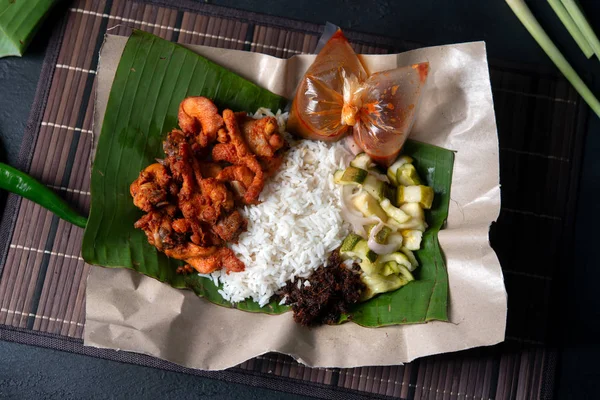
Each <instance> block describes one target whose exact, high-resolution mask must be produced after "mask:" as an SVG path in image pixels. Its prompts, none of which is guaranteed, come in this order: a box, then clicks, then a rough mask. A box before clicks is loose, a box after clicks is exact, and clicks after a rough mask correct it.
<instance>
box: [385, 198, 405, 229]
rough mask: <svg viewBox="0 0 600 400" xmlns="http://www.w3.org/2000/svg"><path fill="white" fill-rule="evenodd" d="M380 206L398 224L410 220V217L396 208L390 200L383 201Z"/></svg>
mask: <svg viewBox="0 0 600 400" xmlns="http://www.w3.org/2000/svg"><path fill="white" fill-rule="evenodd" d="M379 205H381V208H383V211H385V213H386V214H387V215H388V216H389V217H390V218H393V219H394V220H395V221H396V222H398V223H400V224H401V223H404V222H406V221H408V220H409V219H410V215H408V214H407V213H405V212H404V211H402V210H401V209H399V208H397V207H394V206H393V205H392V203H391V202H390V201H389V200H388V199H384V200H382V201H381V202H380V203H379Z"/></svg>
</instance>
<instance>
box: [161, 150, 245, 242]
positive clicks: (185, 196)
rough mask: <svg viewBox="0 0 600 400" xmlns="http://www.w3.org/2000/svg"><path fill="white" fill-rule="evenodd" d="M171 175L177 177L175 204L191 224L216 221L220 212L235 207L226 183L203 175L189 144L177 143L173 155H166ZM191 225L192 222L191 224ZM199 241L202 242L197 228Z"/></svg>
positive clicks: (196, 232) (213, 222) (211, 223)
mask: <svg viewBox="0 0 600 400" xmlns="http://www.w3.org/2000/svg"><path fill="white" fill-rule="evenodd" d="M169 164H170V165H171V170H172V171H173V177H174V178H176V179H177V180H178V181H180V182H181V183H182V184H181V189H180V190H179V194H178V205H179V208H180V209H181V212H182V214H183V216H184V217H185V218H186V219H188V220H189V221H190V222H192V223H193V225H197V222H196V221H198V220H199V221H203V222H206V223H208V224H210V225H213V224H215V223H216V222H217V220H218V219H219V217H220V216H221V214H222V213H223V212H227V211H230V210H231V209H233V207H234V201H233V195H232V194H231V192H230V191H229V190H228V189H227V187H226V186H225V185H224V184H223V183H222V182H219V181H218V180H217V179H215V178H203V177H202V172H201V169H202V168H201V163H200V162H199V161H198V160H197V159H196V158H195V157H194V156H193V155H192V152H191V149H190V146H189V144H187V143H185V142H184V143H180V144H179V150H178V153H177V155H176V156H172V157H169ZM192 227H193V226H192ZM194 233H195V234H198V235H199V236H197V237H196V240H198V241H200V242H198V243H204V241H203V239H201V238H202V237H204V235H202V234H201V232H200V230H199V229H197V230H196V231H195V232H194Z"/></svg>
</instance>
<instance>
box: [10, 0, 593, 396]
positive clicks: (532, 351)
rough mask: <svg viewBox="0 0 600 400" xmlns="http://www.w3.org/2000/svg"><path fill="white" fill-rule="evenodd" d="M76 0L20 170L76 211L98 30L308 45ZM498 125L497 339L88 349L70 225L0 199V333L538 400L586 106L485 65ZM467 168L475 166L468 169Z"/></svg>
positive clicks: (261, 381) (558, 83) (269, 48)
mask: <svg viewBox="0 0 600 400" xmlns="http://www.w3.org/2000/svg"><path fill="white" fill-rule="evenodd" d="M163 3H167V2H166V1H156V0H154V1H141V2H131V1H125V0H98V1H95V0H94V1H92V0H77V1H74V2H73V3H72V5H71V8H70V9H69V10H68V12H67V15H66V16H65V18H64V20H63V21H62V22H61V23H59V24H57V28H56V30H55V32H54V34H53V37H52V38H51V40H50V44H49V47H48V53H47V56H46V59H45V63H44V66H43V71H42V76H41V78H40V83H39V87H38V92H37V95H36V99H35V102H34V105H33V108H32V113H31V116H30V121H29V123H28V125H27V129H26V132H25V136H24V139H23V146H22V151H21V155H20V165H18V167H20V168H22V169H24V170H27V171H29V173H30V174H32V175H33V176H35V177H37V178H38V179H40V180H41V181H42V182H44V183H46V184H47V185H48V186H50V187H52V188H53V189H55V190H56V191H58V192H59V193H61V194H62V195H63V196H64V198H65V199H66V200H68V201H69V202H70V203H71V204H73V205H75V206H76V207H77V208H79V209H80V210H81V211H82V212H84V213H86V212H87V211H88V208H89V202H90V193H89V176H90V171H89V166H88V162H87V161H88V158H89V156H90V150H91V145H92V141H91V129H92V126H91V124H92V114H93V102H94V93H95V72H96V71H95V70H96V67H97V65H98V51H99V49H100V46H101V44H102V41H103V37H104V34H105V32H106V31H107V30H109V31H110V33H112V34H122V35H123V34H127V32H128V29H129V28H130V27H135V28H140V29H143V30H146V31H149V32H152V33H154V34H156V35H159V36H161V37H163V38H166V39H168V40H172V41H176V42H180V43H189V44H204V45H209V46H216V47H223V48H233V49H241V50H248V51H257V52H263V53H267V54H271V55H274V56H277V57H290V56H292V55H294V54H297V53H311V52H313V50H314V48H315V46H316V43H317V40H318V37H319V35H320V32H321V30H322V27H321V26H317V25H314V24H308V23H302V22H297V21H292V20H286V19H281V18H274V17H267V16H264V15H259V14H254V13H249V12H241V11H236V10H231V9H226V8H221V7H215V6H211V5H207V4H201V3H193V2H188V1H179V2H177V7H178V8H177V9H174V8H170V7H169V6H168V4H163ZM347 34H348V36H349V38H350V40H351V41H352V43H353V44H354V47H355V49H356V51H357V52H359V53H395V52H400V51H405V50H408V49H411V48H414V47H416V45H415V44H414V43H408V42H401V41H397V40H390V39H387V38H384V37H378V36H371V35H365V34H358V33H354V32H347ZM490 74H491V79H492V88H493V93H494V100H495V108H496V117H497V122H498V130H499V135H500V167H501V168H500V169H501V183H502V212H501V215H500V218H499V220H498V222H497V223H495V224H494V225H493V226H492V228H491V236H490V237H491V242H492V245H493V246H494V248H495V250H496V251H497V253H498V256H499V258H500V260H501V263H502V265H503V270H504V274H505V281H506V287H507V291H508V299H509V300H508V301H509V313H508V328H507V341H506V342H505V343H503V344H501V345H497V346H493V347H488V348H479V349H473V350H469V351H463V352H460V353H454V354H445V355H440V356H433V357H428V358H424V359H421V360H417V361H415V362H412V363H410V364H406V365H404V366H391V367H364V368H352V369H311V368H307V367H304V366H302V365H299V364H298V363H296V362H295V361H293V360H292V359H291V358H289V357H287V356H282V355H277V354H269V355H265V356H261V357H257V358H255V359H253V360H249V361H247V362H245V363H243V364H241V365H239V366H238V367H235V368H232V369H229V370H227V371H222V372H203V371H194V370H189V369H185V368H182V367H179V366H177V365H174V364H171V363H168V362H165V361H162V360H157V359H154V358H151V357H147V356H143V355H138V354H131V353H124V352H116V351H112V350H101V349H95V348H87V347H83V345H82V340H81V337H82V332H83V328H84V325H85V320H84V313H85V306H84V301H85V296H84V294H85V278H86V276H87V272H88V268H89V266H88V265H86V264H85V263H84V262H83V260H82V259H81V257H80V248H81V238H82V234H83V230H82V229H80V228H77V227H74V226H72V225H70V224H68V223H65V222H63V221H62V220H60V219H58V218H57V217H55V216H53V215H52V214H50V213H48V212H46V211H45V210H43V209H41V208H40V207H38V206H37V205H35V204H33V203H31V202H29V201H27V200H21V199H20V198H18V197H16V196H10V197H9V201H8V203H7V207H6V209H5V210H4V213H3V217H2V223H1V228H2V229H1V232H2V233H1V234H0V246H1V247H0V250H2V256H3V262H2V264H1V266H0V274H1V278H0V339H2V340H11V341H17V342H22V343H28V344H34V345H38V346H45V347H50V348H57V349H61V350H65V351H71V352H77V353H83V354H89V355H92V356H97V357H102V358H109V359H115V360H120V361H125V362H129V363H134V364H141V365H149V366H154V367H158V368H164V369H169V370H175V371H182V372H186V373H190V374H196V375H202V376H208V377H213V378H217V379H223V380H227V381H232V382H238V383H245V384H249V385H254V386H263V387H268V388H272V389H276V390H281V391H287V392H293V393H300V394H306V395H311V396H317V397H323V398H340V399H348V398H363V397H373V396H382V397H386V396H390V397H401V398H406V399H427V398H432V399H482V400H488V399H511V398H519V399H529V398H532V399H538V398H551V397H552V392H553V386H554V376H555V363H556V354H555V351H554V350H552V346H551V345H552V343H553V337H552V336H551V334H550V333H549V332H552V329H551V328H552V327H553V325H552V319H551V309H552V308H553V306H554V305H555V303H556V301H557V300H558V296H556V295H555V293H554V291H555V290H556V286H557V285H555V284H554V278H555V277H557V276H558V275H557V273H558V272H559V270H558V268H559V266H562V265H564V263H565V262H567V258H568V256H569V255H570V252H571V249H572V243H571V240H572V232H573V227H572V226H571V221H572V220H573V218H572V215H573V213H574V209H575V205H574V204H575V203H574V199H575V197H576V194H577V182H578V179H577V176H578V173H579V169H580V161H581V155H582V143H583V137H584V129H585V117H586V114H587V108H586V107H585V106H583V105H582V103H581V101H580V98H579V97H578V95H577V94H576V92H575V91H574V90H573V88H572V87H571V86H570V85H569V84H568V83H567V82H566V81H565V80H564V79H562V78H560V77H557V76H555V75H553V74H548V73H540V72H538V71H531V70H526V69H524V68H522V67H515V66H514V65H503V64H500V63H492V67H491V71H490ZM474 173H476V171H474Z"/></svg>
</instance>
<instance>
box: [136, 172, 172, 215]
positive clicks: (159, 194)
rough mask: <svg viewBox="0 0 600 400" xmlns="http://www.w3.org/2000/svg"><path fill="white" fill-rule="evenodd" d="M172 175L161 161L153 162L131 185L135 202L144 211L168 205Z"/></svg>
mask: <svg viewBox="0 0 600 400" xmlns="http://www.w3.org/2000/svg"><path fill="white" fill-rule="evenodd" d="M170 183H171V175H170V174H169V171H168V170H167V168H165V167H164V166H163V165H161V164H159V163H155V164H151V165H149V166H148V167H146V169H144V170H143V171H142V172H140V175H139V177H138V178H137V179H136V180H135V181H133V183H132V184H131V185H130V186H129V192H130V193H131V196H132V197H133V204H134V205H135V206H136V207H137V208H139V209H141V210H142V211H146V212H149V211H152V210H153V209H154V208H156V207H160V206H162V205H166V204H168V203H167V193H168V192H169V185H170Z"/></svg>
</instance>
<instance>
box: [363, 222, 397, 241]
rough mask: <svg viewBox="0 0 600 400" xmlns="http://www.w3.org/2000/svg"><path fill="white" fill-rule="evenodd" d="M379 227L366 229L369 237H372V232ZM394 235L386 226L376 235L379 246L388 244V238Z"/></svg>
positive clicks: (372, 226)
mask: <svg viewBox="0 0 600 400" xmlns="http://www.w3.org/2000/svg"><path fill="white" fill-rule="evenodd" d="M376 226H377V225H369V226H367V227H366V229H365V230H366V231H367V235H368V236H371V230H372V229H373V228H375V227H376ZM391 233H392V230H391V229H390V228H388V227H387V226H384V227H383V228H381V229H380V230H379V232H377V234H376V235H375V238H374V239H375V241H376V242H377V243H379V244H386V243H387V241H388V236H389V235H390V234H391Z"/></svg>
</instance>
